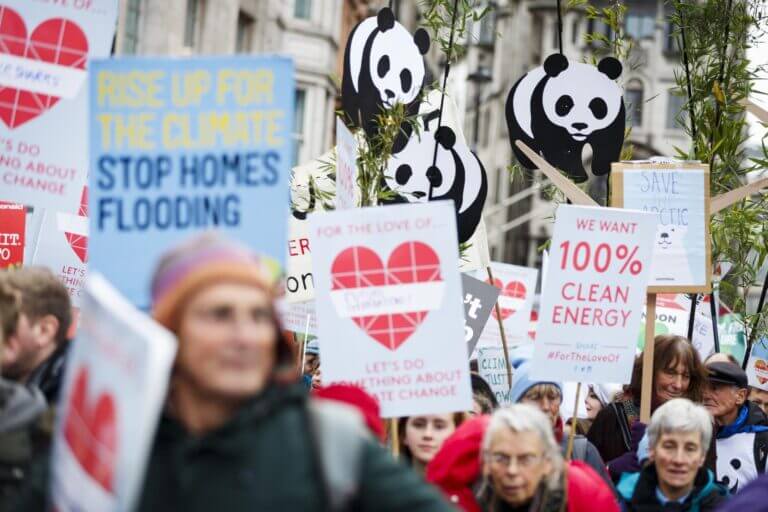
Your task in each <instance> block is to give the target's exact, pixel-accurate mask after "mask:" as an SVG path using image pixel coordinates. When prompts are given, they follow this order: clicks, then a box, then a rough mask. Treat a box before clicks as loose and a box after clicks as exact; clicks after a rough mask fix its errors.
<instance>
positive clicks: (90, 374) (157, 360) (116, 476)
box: [51, 274, 176, 512]
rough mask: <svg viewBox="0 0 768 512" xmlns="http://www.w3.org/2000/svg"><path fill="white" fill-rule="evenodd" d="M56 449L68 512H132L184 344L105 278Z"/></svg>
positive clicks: (67, 394)
mask: <svg viewBox="0 0 768 512" xmlns="http://www.w3.org/2000/svg"><path fill="white" fill-rule="evenodd" d="M82 307H83V313H84V314H83V315H82V322H81V324H80V329H79V332H78V336H77V338H76V340H75V341H74V342H73V343H74V345H73V346H72V348H71V350H70V354H69V357H68V360H67V369H66V374H65V376H64V388H63V393H62V396H61V400H60V405H59V417H58V420H57V425H56V431H55V434H54V441H53V461H52V466H51V474H52V478H51V485H52V488H51V491H52V492H51V496H52V501H53V508H54V509H55V510H58V511H60V512H74V511H75V510H78V511H85V512H118V511H124V510H132V509H133V506H134V505H135V502H136V498H137V497H138V493H139V492H140V491H141V487H142V485H143V481H144V469H145V467H146V463H147V459H148V457H149V452H150V448H151V446H152V440H153V438H154V434H155V428H156V426H157V423H158V418H159V416H160V412H161V410H162V407H163V404H164V402H165V392H166V388H167V385H168V378H169V376H170V371H171V366H172V364H173V358H174V355H175V353H176V340H175V338H174V337H173V335H172V334H171V333H170V332H168V331H166V330H165V329H163V328H162V327H160V326H159V325H157V324H156V323H155V322H153V321H152V320H151V319H150V318H149V317H147V316H146V315H144V314H143V313H140V312H139V311H138V310H136V309H134V307H133V306H131V305H130V304H129V303H128V302H127V301H126V299H125V298H124V297H122V296H121V295H120V294H119V293H118V292H117V291H116V290H115V289H114V288H113V287H112V285H110V284H109V283H108V282H107V281H106V280H105V279H104V278H103V277H102V276H101V275H99V274H95V275H92V276H91V277H89V279H88V283H87V284H86V288H85V293H84V296H83V303H82Z"/></svg>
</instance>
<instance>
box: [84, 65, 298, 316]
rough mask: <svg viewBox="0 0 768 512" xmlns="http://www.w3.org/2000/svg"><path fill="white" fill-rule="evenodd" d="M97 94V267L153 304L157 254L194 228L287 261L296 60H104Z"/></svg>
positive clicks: (95, 73) (93, 188) (93, 258)
mask: <svg viewBox="0 0 768 512" xmlns="http://www.w3.org/2000/svg"><path fill="white" fill-rule="evenodd" d="M90 89H91V128H92V129H91V169H92V171H91V173H90V187H89V193H90V194H91V201H90V205H91V207H90V209H89V212H90V215H91V229H90V235H89V259H90V261H89V264H90V268H91V269H94V270H98V271H99V272H102V273H103V274H104V275H105V276H106V277H107V278H108V279H109V280H110V281H111V282H113V283H114V284H115V285H116V287H117V288H118V289H119V290H120V291H121V292H122V293H123V294H125V295H126V296H127V297H128V298H129V299H130V300H131V301H132V302H133V303H134V304H137V305H139V306H140V307H142V308H145V307H147V306H148V305H149V287H148V283H149V279H150V273H151V271H152V269H153V267H154V265H155V264H156V263H157V257H158V256H159V255H160V254H162V253H163V252H164V251H165V250H166V249H167V248H168V247H171V246H173V245H175V244H177V243H178V242H179V241H180V240H182V239H185V238H188V237H189V236H190V235H191V234H193V233H194V232H197V231H202V230H206V229H214V228H215V229H218V230H221V231H224V232H225V233H226V234H227V235H229V236H231V237H233V238H236V239H239V240H241V241H243V242H244V243H246V244H247V245H249V246H250V247H251V248H253V249H254V250H257V251H259V252H262V253H264V254H266V255H268V256H271V257H273V258H275V259H277V260H278V261H280V262H284V261H285V255H286V248H285V242H286V232H287V229H286V228H287V220H288V211H289V208H288V197H287V194H286V191H287V190H288V174H289V169H290V167H289V166H290V155H291V147H292V144H293V143H292V135H291V133H292V120H293V113H292V111H293V90H294V81H293V64H292V62H291V61H290V60H289V59H284V58H279V57H250V56H241V57H220V58H214V57H210V58H209V57H206V58H194V59H166V58H132V59H116V60H97V61H94V62H92V64H91V88H90ZM128 263H129V264H130V269H131V271H130V272H126V264H128Z"/></svg>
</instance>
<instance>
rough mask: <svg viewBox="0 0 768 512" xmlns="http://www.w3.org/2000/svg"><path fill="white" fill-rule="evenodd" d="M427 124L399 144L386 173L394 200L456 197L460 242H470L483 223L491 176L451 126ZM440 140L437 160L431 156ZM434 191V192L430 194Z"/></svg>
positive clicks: (416, 200)
mask: <svg viewBox="0 0 768 512" xmlns="http://www.w3.org/2000/svg"><path fill="white" fill-rule="evenodd" d="M428 128H429V124H428V123H426V124H425V128H424V130H422V131H421V133H420V134H417V133H414V134H413V135H411V137H410V138H409V139H408V140H407V142H405V143H403V142H401V143H400V144H396V147H395V149H396V151H397V152H395V153H393V155H392V156H391V157H390V160H389V162H388V164H387V169H386V171H385V173H384V182H385V186H386V188H387V189H389V190H391V191H393V192H394V193H395V194H396V195H395V198H394V199H392V200H390V201H388V202H394V203H404V202H410V203H423V202H427V201H438V200H441V199H453V202H454V206H455V208H456V215H457V227H458V235H459V242H460V243H464V242H467V241H468V240H469V239H470V238H471V237H472V234H473V233H474V232H475V230H476V229H477V226H478V224H479V223H480V218H481V214H482V212H483V206H484V205H485V198H486V195H487V193H488V179H487V177H486V174H485V168H484V167H483V164H482V163H481V162H480V160H479V159H478V158H477V156H476V155H475V154H474V153H472V152H471V151H470V150H469V148H468V147H467V146H466V144H462V143H460V142H457V140H456V134H455V133H454V131H453V130H452V129H451V128H449V127H448V126H441V127H440V128H439V129H438V130H437V131H429V129H428ZM436 142H437V160H436V161H435V165H434V166H433V165H432V159H433V156H434V151H435V143H436ZM430 194H431V195H430Z"/></svg>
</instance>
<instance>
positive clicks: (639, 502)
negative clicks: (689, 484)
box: [618, 464, 728, 512]
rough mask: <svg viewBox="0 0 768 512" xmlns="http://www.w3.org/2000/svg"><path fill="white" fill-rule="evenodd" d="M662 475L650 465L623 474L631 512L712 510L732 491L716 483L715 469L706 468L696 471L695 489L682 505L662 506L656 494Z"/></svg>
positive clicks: (623, 493)
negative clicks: (713, 471)
mask: <svg viewBox="0 0 768 512" xmlns="http://www.w3.org/2000/svg"><path fill="white" fill-rule="evenodd" d="M658 485H659V477H658V475H657V473H656V466H654V465H653V464H649V465H648V466H646V467H645V469H643V470H642V471H641V472H640V473H626V474H624V475H623V476H622V477H621V481H620V482H619V486H618V491H619V494H620V495H621V498H622V500H624V506H625V508H626V510H627V511H628V512H657V511H665V510H669V511H674V512H708V511H710V510H715V509H716V508H717V507H718V505H720V503H722V502H723V500H724V499H725V498H726V496H727V495H728V491H727V490H726V489H725V488H724V487H722V486H721V485H719V484H717V483H716V482H715V477H714V475H713V474H712V472H711V471H709V470H708V469H706V468H704V467H702V468H700V469H699V472H698V473H697V474H696V479H695V480H694V484H693V490H692V491H691V493H690V494H689V495H688V497H686V498H685V500H684V501H683V503H682V504H678V503H667V504H666V505H662V504H661V502H659V499H658V498H657V496H656V489H657V487H658Z"/></svg>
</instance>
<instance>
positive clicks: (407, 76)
mask: <svg viewBox="0 0 768 512" xmlns="http://www.w3.org/2000/svg"><path fill="white" fill-rule="evenodd" d="M412 83H413V78H411V72H410V71H408V70H407V69H404V70H402V71H401V72H400V85H401V86H402V88H403V92H408V91H410V90H411V84H412Z"/></svg>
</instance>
